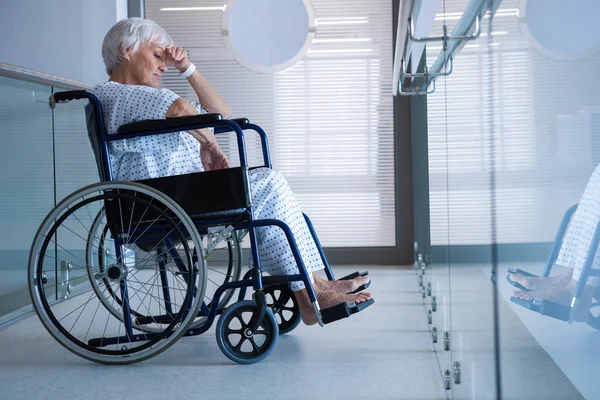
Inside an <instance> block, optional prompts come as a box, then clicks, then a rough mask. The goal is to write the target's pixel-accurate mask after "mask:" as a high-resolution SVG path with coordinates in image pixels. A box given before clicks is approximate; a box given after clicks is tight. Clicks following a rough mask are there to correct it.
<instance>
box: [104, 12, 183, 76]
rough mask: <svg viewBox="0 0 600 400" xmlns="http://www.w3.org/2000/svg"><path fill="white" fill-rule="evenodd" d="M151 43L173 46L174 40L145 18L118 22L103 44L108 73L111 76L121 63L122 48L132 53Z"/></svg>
mask: <svg viewBox="0 0 600 400" xmlns="http://www.w3.org/2000/svg"><path fill="white" fill-rule="evenodd" d="M150 43H157V44H160V45H163V46H167V47H169V46H172V45H173V39H171V36H169V34H168V33H167V31H165V30H164V29H163V28H161V27H160V26H158V25H157V24H156V22H154V21H151V20H149V19H143V18H128V19H124V20H121V21H119V22H117V23H116V24H115V25H113V27H112V28H110V30H109V31H108V33H107V34H106V36H105V37H104V42H103V43H102V58H103V59H104V65H105V66H106V73H107V74H108V75H110V74H111V73H112V71H113V69H115V68H116V67H117V66H118V65H119V64H121V62H123V55H122V53H121V48H122V49H123V50H127V51H129V52H130V53H135V52H137V51H138V50H139V49H140V47H143V46H145V45H148V44H150Z"/></svg>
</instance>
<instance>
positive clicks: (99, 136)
mask: <svg viewBox="0 0 600 400" xmlns="http://www.w3.org/2000/svg"><path fill="white" fill-rule="evenodd" d="M54 99H55V101H56V102H60V101H69V100H77V99H87V100H88V101H89V104H88V106H86V114H87V122H88V134H89V136H90V141H91V142H92V147H93V150H94V155H95V157H96V162H97V165H98V170H99V171H98V172H99V174H100V179H101V180H102V181H111V180H112V171H111V166H110V162H109V144H110V142H112V141H115V140H123V139H131V138H138V137H144V136H151V135H160V134H166V133H173V132H181V131H188V130H194V129H202V128H214V133H215V134H223V133H227V132H235V134H236V138H237V144H238V152H239V159H240V168H241V170H242V174H243V178H244V180H245V185H244V186H245V187H244V190H245V191H246V193H245V195H246V198H247V199H249V192H248V191H249V187H250V186H249V181H248V176H247V172H248V161H247V156H246V147H245V142H244V134H243V129H252V130H254V131H256V132H257V133H258V134H259V136H260V140H261V146H262V153H263V161H264V164H265V167H267V168H271V159H270V154H269V148H268V139H267V135H266V133H265V132H264V130H263V129H262V128H261V127H259V126H258V125H255V124H251V123H249V121H248V120H246V119H239V120H224V119H222V116H221V115H220V114H202V115H198V116H193V117H182V118H171V119H168V120H157V121H141V122H139V123H133V124H127V125H125V126H123V127H121V128H120V129H119V133H117V134H111V135H109V134H108V132H107V131H106V128H105V124H104V118H103V112H102V105H101V104H100V101H99V100H98V99H97V98H96V97H95V96H94V95H93V94H91V93H88V92H86V91H70V92H61V93H56V94H54ZM90 106H91V107H90ZM236 122H237V123H236ZM248 203H249V204H248V205H247V207H246V208H245V209H243V210H233V211H236V212H235V213H234V215H232V212H231V211H228V212H212V213H209V214H203V215H190V217H191V218H192V221H193V222H194V225H195V226H196V229H198V230H199V231H200V232H201V233H202V232H205V229H207V228H208V227H211V226H222V225H231V226H232V227H233V229H234V230H241V229H246V230H248V233H249V238H250V243H251V251H252V257H253V259H254V267H253V268H252V269H251V270H250V271H248V273H247V274H246V275H245V276H244V278H243V279H242V280H240V281H233V282H228V283H225V284H224V285H222V286H220V287H219V288H218V289H217V290H216V292H215V294H214V297H213V299H212V304H213V306H212V307H210V308H209V307H208V306H207V305H206V304H205V302H204V301H203V302H202V305H201V309H200V312H199V316H206V317H208V320H207V322H206V323H204V324H203V325H202V327H199V328H194V329H189V330H188V331H187V332H186V333H185V336H191V335H198V334H201V333H203V332H205V331H206V330H208V329H209V328H210V326H211V325H212V323H213V322H214V319H215V318H216V316H217V314H218V312H219V310H218V308H219V307H218V304H219V299H220V297H221V296H222V295H223V293H224V292H226V291H227V290H229V289H233V290H234V289H240V295H239V299H240V300H241V299H243V297H244V293H245V290H246V289H247V288H248V287H252V288H253V289H254V296H253V297H254V300H255V301H256V303H257V305H258V307H259V313H258V314H254V315H253V316H252V320H251V322H250V324H249V325H250V329H253V330H255V329H256V328H257V327H258V325H259V324H260V322H261V320H262V319H263V316H264V313H265V307H266V306H265V305H266V303H265V295H264V293H263V292H262V290H263V288H264V287H266V286H269V285H275V284H283V283H288V282H292V281H299V280H301V281H303V282H304V284H305V287H306V290H307V293H308V296H309V299H310V301H311V303H312V304H313V307H314V309H315V313H316V315H317V319H318V323H319V325H321V326H323V325H324V324H326V323H329V322H333V321H335V320H338V319H341V318H345V317H348V316H350V315H351V314H353V313H356V312H358V311H361V310H362V309H363V308H366V307H367V306H368V305H370V304H371V303H372V302H373V301H372V300H370V301H369V302H366V303H363V304H359V305H353V306H351V305H349V304H347V303H342V304H338V305H336V306H333V307H329V308H327V309H324V310H320V309H319V305H318V302H317V298H316V293H315V291H314V288H313V286H312V284H311V282H310V278H309V275H308V271H307V269H306V266H305V265H304V262H303V260H302V257H301V255H300V252H299V250H298V247H297V244H296V241H295V238H294V236H293V233H292V231H291V229H290V228H289V227H288V226H287V225H286V224H285V223H283V222H282V221H279V220H274V219H264V220H257V219H255V217H254V213H253V209H252V205H251V202H248ZM238 211H240V212H238ZM304 218H305V220H306V223H307V225H308V227H309V230H310V232H311V235H312V237H313V239H314V241H315V244H316V246H317V249H318V251H319V254H320V257H321V260H322V262H323V264H324V266H325V273H326V275H327V277H328V279H329V280H334V279H335V278H334V275H333V272H332V270H331V268H330V266H329V263H328V262H327V260H326V257H325V254H324V252H323V249H322V246H321V244H320V242H319V240H318V238H317V235H316V232H315V230H314V227H313V225H312V223H311V221H310V219H309V218H308V216H306V215H305V214H304ZM266 226H277V227H279V228H280V229H282V230H283V232H284V233H285V235H286V238H287V241H288V244H289V246H290V249H291V251H292V254H293V256H294V259H295V261H296V263H297V265H298V268H299V271H300V273H299V274H295V275H286V276H268V277H263V276H262V273H261V267H260V257H259V254H258V243H257V233H256V228H259V227H266ZM134 233H135V232H134ZM146 234H149V233H144V235H146ZM114 239H115V248H116V251H117V254H116V256H117V257H118V259H120V258H121V257H122V255H121V245H122V241H121V239H120V238H119V237H118V235H115V236H114ZM149 240H150V241H151V239H149ZM170 253H171V256H172V257H173V259H174V261H175V263H176V265H177V268H178V269H179V270H180V271H181V272H185V271H184V270H185V266H184V264H183V262H182V261H181V259H180V258H179V254H178V253H177V251H175V250H174V249H170ZM198 256H202V255H198ZM159 258H161V257H159ZM159 269H160V277H161V281H162V282H163V291H164V300H165V310H166V315H161V316H151V317H148V319H149V320H151V321H152V322H166V323H168V322H169V321H170V320H172V315H171V311H170V310H171V307H170V304H169V302H170V300H169V293H168V288H166V287H164V284H165V283H166V279H165V277H164V275H165V262H164V260H163V261H159ZM363 274H364V273H363ZM354 276H356V275H354ZM348 278H350V276H348V277H344V278H341V279H348ZM120 288H121V296H122V299H123V304H122V308H123V314H124V315H123V317H124V324H125V327H126V333H125V334H126V338H127V340H133V341H135V340H148V337H149V336H150V335H149V334H148V333H144V334H141V335H135V334H134V332H133V326H132V319H131V312H132V310H131V309H130V307H129V303H128V293H127V285H126V282H125V281H121V283H120ZM338 306H339V307H338ZM183 312H189V309H188V310H183ZM142 320H143V318H142ZM138 322H142V323H143V321H138ZM120 341H122V338H119V337H116V338H103V339H102V345H109V344H116V343H119V342H120ZM90 344H91V343H90Z"/></svg>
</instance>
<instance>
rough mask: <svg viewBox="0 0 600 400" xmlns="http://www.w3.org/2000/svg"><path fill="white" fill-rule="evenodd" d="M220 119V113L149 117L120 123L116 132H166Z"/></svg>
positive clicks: (196, 126) (195, 126) (186, 128)
mask: <svg viewBox="0 0 600 400" xmlns="http://www.w3.org/2000/svg"><path fill="white" fill-rule="evenodd" d="M222 119H223V116H222V115H221V114H199V115H191V116H186V117H176V118H167V119H149V120H145V121H138V122H132V123H130V124H125V125H121V126H120V127H119V130H118V131H117V133H119V134H126V133H146V132H149V131H150V132H156V133H167V132H178V131H187V130H190V129H198V128H202V127H203V126H198V125H205V124H211V123H214V122H217V121H221V120H222Z"/></svg>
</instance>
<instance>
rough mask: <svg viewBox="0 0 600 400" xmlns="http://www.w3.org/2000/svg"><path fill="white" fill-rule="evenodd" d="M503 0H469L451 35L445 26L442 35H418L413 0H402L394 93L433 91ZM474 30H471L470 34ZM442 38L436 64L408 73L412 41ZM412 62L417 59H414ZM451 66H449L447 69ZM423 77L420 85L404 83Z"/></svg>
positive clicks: (426, 92) (438, 39) (420, 93)
mask: <svg viewBox="0 0 600 400" xmlns="http://www.w3.org/2000/svg"><path fill="white" fill-rule="evenodd" d="M501 1H502V0H470V1H469V3H468V5H467V7H466V8H465V11H464V13H463V15H462V16H461V18H460V20H459V21H458V22H457V24H456V26H455V27H454V29H453V31H452V33H451V34H448V33H447V27H446V25H444V28H443V29H444V32H443V35H442V36H431V37H417V36H415V28H414V21H413V17H412V14H413V12H414V10H413V6H414V3H413V2H412V1H411V0H401V1H400V9H399V13H398V31H397V36H396V37H397V42H396V49H395V58H394V80H393V84H394V89H393V91H394V92H393V94H394V95H396V94H400V95H404V96H415V95H426V94H431V93H433V91H434V90H435V89H433V90H429V87H430V85H431V84H434V85H433V86H434V87H435V79H436V78H437V77H440V76H448V75H450V74H451V73H452V62H453V59H454V57H455V56H456V54H457V53H458V52H459V51H460V50H461V49H462V48H463V47H464V45H465V43H466V42H467V41H471V40H476V39H477V38H478V37H479V36H480V34H481V25H482V19H483V16H484V15H485V14H486V13H487V12H489V13H490V14H492V15H493V14H494V13H495V12H496V10H497V9H498V7H499V6H500V2H501ZM469 32H471V33H469ZM434 41H440V42H442V43H443V50H442V51H441V52H440V55H439V56H438V58H437V59H436V60H435V62H434V63H433V65H432V66H431V67H430V68H428V67H427V66H425V67H424V72H417V73H408V70H407V63H408V61H409V60H408V57H409V55H408V54H407V49H408V48H409V47H410V44H411V43H428V42H434ZM411 62H415V60H412V61H411ZM448 66H449V68H448ZM406 79H409V80H411V81H413V80H414V79H424V82H423V83H421V82H419V87H416V88H412V87H411V84H405V82H404V80H406Z"/></svg>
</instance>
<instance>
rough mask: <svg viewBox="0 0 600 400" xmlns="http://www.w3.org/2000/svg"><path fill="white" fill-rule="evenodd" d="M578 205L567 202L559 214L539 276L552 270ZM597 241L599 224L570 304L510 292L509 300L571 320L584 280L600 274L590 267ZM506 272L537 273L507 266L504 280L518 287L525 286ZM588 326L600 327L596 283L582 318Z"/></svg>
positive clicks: (577, 304) (598, 238) (533, 309)
mask: <svg viewBox="0 0 600 400" xmlns="http://www.w3.org/2000/svg"><path fill="white" fill-rule="evenodd" d="M577 207H578V205H577V204H575V205H573V206H571V207H570V208H569V209H567V211H566V212H565V215H564V216H563V218H562V220H561V223H560V226H559V228H558V232H557V233H556V237H555V239H554V243H553V245H552V249H551V251H550V255H549V257H548V260H547V261H546V266H545V267H544V271H543V273H542V277H549V276H550V273H551V272H552V268H553V266H554V265H555V262H556V259H557V258H558V254H559V252H560V248H561V246H562V242H563V238H564V235H565V232H566V231H567V227H568V226H569V222H570V221H571V218H572V217H573V214H574V213H575V211H576V210H577ZM599 243H600V224H599V225H598V226H596V229H595V231H594V236H593V237H592V242H591V243H590V248H589V249H588V254H587V256H586V259H585V262H584V265H583V269H582V271H581V276H580V278H579V281H578V283H577V286H576V288H575V293H574V294H573V299H572V301H571V304H570V305H565V304H561V303H557V302H553V301H550V300H544V299H533V301H527V300H523V299H520V298H517V297H514V296H512V297H511V298H510V300H511V301H512V302H513V303H516V304H518V305H519V306H522V307H525V308H527V309H529V310H531V311H534V312H537V313H539V314H541V315H546V316H549V317H552V318H555V319H558V320H561V321H565V322H568V323H572V322H573V321H574V317H575V312H576V310H577V308H578V307H579V304H580V303H581V297H582V296H583V292H584V289H585V286H586V283H587V281H588V279H589V278H590V277H593V276H600V270H597V269H593V268H592V264H593V262H594V257H595V255H596V251H597V249H598V244H599ZM510 274H521V275H525V276H530V277H538V275H536V274H533V273H531V272H528V271H524V270H521V269H513V268H511V269H509V270H508V274H507V276H506V280H507V281H508V282H509V283H510V284H511V285H513V286H514V287H516V288H517V289H520V290H525V291H529V289H527V288H525V287H523V286H522V285H521V284H519V283H518V282H515V281H513V280H512V279H510ZM585 322H586V323H587V324H588V325H589V326H590V327H592V328H594V329H597V330H600V287H599V288H598V289H597V290H596V292H595V293H594V301H593V302H592V304H591V306H590V311H589V314H588V317H587V320H586V321H585Z"/></svg>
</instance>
